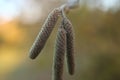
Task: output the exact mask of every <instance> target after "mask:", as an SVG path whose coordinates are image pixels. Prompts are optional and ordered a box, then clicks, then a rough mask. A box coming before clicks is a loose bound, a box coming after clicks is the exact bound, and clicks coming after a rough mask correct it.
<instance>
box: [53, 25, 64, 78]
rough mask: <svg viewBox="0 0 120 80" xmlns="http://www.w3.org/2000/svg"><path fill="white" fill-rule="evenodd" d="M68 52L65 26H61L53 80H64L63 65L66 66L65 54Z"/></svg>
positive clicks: (57, 40)
mask: <svg viewBox="0 0 120 80" xmlns="http://www.w3.org/2000/svg"><path fill="white" fill-rule="evenodd" d="M65 50H66V31H65V30H64V28H63V25H62V24H61V25H60V28H59V29H58V34H57V39H56V46H55V56H54V57H55V58H54V65H53V69H54V71H53V79H52V80H63V79H62V78H63V65H64V54H65Z"/></svg>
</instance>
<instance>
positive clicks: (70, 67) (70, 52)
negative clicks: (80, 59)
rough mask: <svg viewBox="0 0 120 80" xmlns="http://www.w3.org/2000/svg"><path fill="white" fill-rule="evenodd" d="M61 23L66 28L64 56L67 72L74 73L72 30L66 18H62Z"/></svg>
mask: <svg viewBox="0 0 120 80" xmlns="http://www.w3.org/2000/svg"><path fill="white" fill-rule="evenodd" d="M63 25H64V28H65V30H66V37H67V38H66V42H67V43H66V47H67V48H66V53H67V54H66V58H67V65H68V72H69V74H70V75H73V74H74V71H75V70H74V69H75V63H74V31H73V26H72V24H71V22H70V21H69V20H68V19H67V18H64V19H63Z"/></svg>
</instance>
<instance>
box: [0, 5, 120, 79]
mask: <svg viewBox="0 0 120 80" xmlns="http://www.w3.org/2000/svg"><path fill="white" fill-rule="evenodd" d="M68 17H69V19H70V20H71V22H72V23H73V26H74V29H75V30H74V31H75V37H76V38H75V50H76V53H75V59H76V73H75V75H74V76H72V77H71V76H69V75H68V74H67V71H65V73H64V77H65V80H120V68H119V67H120V37H119V36H120V10H118V11H117V12H114V13H113V12H112V11H111V10H109V11H108V12H103V11H101V10H99V9H95V10H89V9H88V8H87V7H86V6H83V7H81V8H80V9H76V10H74V11H71V12H70V14H69V15H68ZM43 22H44V21H42V22H41V23H36V24H31V25H25V24H22V23H20V22H19V20H14V21H12V22H10V23H7V24H4V25H0V63H1V64H0V71H1V72H0V80H21V79H22V80H40V79H42V80H50V78H51V73H52V70H51V68H52V60H53V53H54V50H53V48H54V42H55V41H54V40H55V38H56V30H57V28H55V30H54V31H53V33H52V34H51V36H50V38H49V40H48V41H47V44H46V46H45V48H44V49H43V51H42V53H41V55H40V56H38V58H37V59H36V60H35V61H31V60H29V59H28V56H27V55H28V54H27V53H28V51H29V48H30V47H31V45H32V43H33V41H34V39H35V38H36V35H37V34H38V32H39V30H40V28H41V27H40V26H41V25H42V23H43ZM10 65H12V66H10ZM16 65H17V66H16ZM5 66H7V67H5ZM65 70H66V68H65Z"/></svg>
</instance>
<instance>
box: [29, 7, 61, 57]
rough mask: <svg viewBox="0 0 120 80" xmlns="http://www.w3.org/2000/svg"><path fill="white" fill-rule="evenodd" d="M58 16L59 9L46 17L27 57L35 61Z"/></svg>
mask: <svg viewBox="0 0 120 80" xmlns="http://www.w3.org/2000/svg"><path fill="white" fill-rule="evenodd" d="M59 15H60V9H59V8H55V9H54V10H53V11H52V12H51V13H50V14H49V15H48V17H47V19H46V21H45V23H44V24H43V26H42V29H41V31H40V32H39V34H38V36H37V38H36V40H35V42H34V43H33V45H32V47H31V49H30V52H29V56H30V58H31V59H35V58H36V57H37V56H38V54H39V53H40V52H41V50H42V49H43V47H44V45H45V43H46V41H47V39H48V38H49V36H50V34H51V32H52V30H53V28H54V26H55V24H56V22H57V20H58V18H59Z"/></svg>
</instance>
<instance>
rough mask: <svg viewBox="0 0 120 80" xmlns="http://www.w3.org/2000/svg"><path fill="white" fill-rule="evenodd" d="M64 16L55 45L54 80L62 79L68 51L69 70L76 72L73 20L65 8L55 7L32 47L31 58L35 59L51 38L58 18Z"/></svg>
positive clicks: (71, 72) (72, 72)
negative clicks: (70, 19) (71, 20)
mask: <svg viewBox="0 0 120 80" xmlns="http://www.w3.org/2000/svg"><path fill="white" fill-rule="evenodd" d="M60 16H62V21H61V23H60V26H59V28H58V33H57V39H56V46H55V56H54V57H55V58H54V65H53V70H54V71H53V72H54V73H53V80H62V76H63V65H64V55H65V53H66V59H67V65H68V72H69V74H71V75H73V74H74V55H73V54H74V35H73V27H72V24H71V22H70V21H69V20H68V19H67V17H66V16H65V14H64V13H63V9H62V10H61V8H55V9H54V10H53V11H52V12H51V13H50V14H49V16H48V17H47V19H46V21H45V23H44V24H43V26H42V30H41V31H40V32H39V34H38V36H37V38H36V40H35V42H34V43H33V45H32V48H31V49H30V58H31V59H35V58H36V57H37V56H38V54H39V53H40V52H41V50H42V49H43V48H44V45H45V43H46V41H47V39H48V38H49V36H50V34H51V32H52V30H53V28H54V26H55V24H56V22H57V20H58V18H59V17H60Z"/></svg>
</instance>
